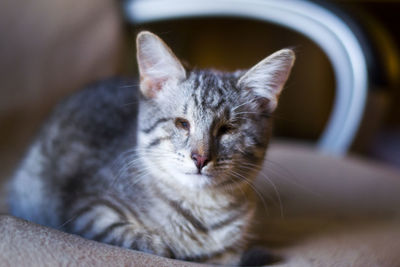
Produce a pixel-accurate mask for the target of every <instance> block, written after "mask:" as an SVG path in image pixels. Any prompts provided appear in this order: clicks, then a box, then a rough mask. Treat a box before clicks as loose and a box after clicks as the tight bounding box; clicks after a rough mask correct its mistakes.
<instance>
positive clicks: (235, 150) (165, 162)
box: [137, 32, 295, 189]
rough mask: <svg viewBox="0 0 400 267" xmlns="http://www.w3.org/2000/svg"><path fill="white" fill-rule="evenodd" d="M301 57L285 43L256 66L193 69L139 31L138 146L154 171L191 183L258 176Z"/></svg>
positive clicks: (242, 180)
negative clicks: (279, 106)
mask: <svg viewBox="0 0 400 267" xmlns="http://www.w3.org/2000/svg"><path fill="white" fill-rule="evenodd" d="M294 59H295V56H294V53H293V51H292V50H289V49H283V50H280V51H278V52H276V53H274V54H272V55H271V56H269V57H267V58H265V59H264V60H262V61H261V62H259V63H258V64H257V65H255V66H254V67H252V68H251V69H250V70H248V71H236V72H233V73H226V72H219V71H215V70H186V69H185V68H184V67H183V66H182V64H181V63H180V61H179V60H178V58H177V57H176V56H175V55H174V54H173V52H172V51H171V50H170V49H169V47H168V46H167V45H166V44H165V43H164V42H163V41H162V40H161V39H160V38H159V37H157V36H156V35H154V34H152V33H150V32H141V33H139V35H138V37H137V60H138V65H139V72H140V90H141V93H142V99H141V101H140V109H139V130H138V151H139V155H140V156H141V158H142V159H143V161H144V163H145V165H146V166H145V168H146V170H147V171H149V172H151V173H152V174H153V176H154V177H157V179H163V180H164V181H165V182H169V183H174V184H180V185H182V186H183V187H187V188H191V189H196V188H198V189H200V188H204V187H210V186H211V187H224V186H230V187H232V186H235V185H239V184H241V183H247V182H249V179H250V180H252V179H254V176H255V174H256V173H257V171H258V169H259V167H260V166H261V164H262V162H263V159H264V155H265V150H266V148H267V145H268V141H269V136H270V130H271V119H270V116H271V114H272V112H273V111H274V110H275V108H276V106H277V102H278V98H279V95H280V93H281V90H282V88H283V85H284V83H285V82H286V80H287V78H288V76H289V73H290V70H291V68H292V66H293V62H294ZM246 180H247V181H246Z"/></svg>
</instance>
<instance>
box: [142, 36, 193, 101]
mask: <svg viewBox="0 0 400 267" xmlns="http://www.w3.org/2000/svg"><path fill="white" fill-rule="evenodd" d="M136 46H137V62H138V66H139V73H140V89H141V91H142V93H143V95H144V96H146V97H149V98H151V97H154V96H156V94H157V93H158V92H159V91H160V90H162V88H163V86H164V85H165V84H167V83H178V82H179V81H181V80H183V79H185V77H186V72H185V69H184V68H183V66H182V64H181V63H180V62H179V60H178V58H177V57H176V56H175V55H174V53H173V52H172V51H171V49H170V48H169V47H168V46H167V45H166V44H165V43H164V42H163V41H162V40H161V39H160V38H159V37H158V36H157V35H155V34H153V33H151V32H148V31H142V32H140V33H139V34H138V36H137V38H136Z"/></svg>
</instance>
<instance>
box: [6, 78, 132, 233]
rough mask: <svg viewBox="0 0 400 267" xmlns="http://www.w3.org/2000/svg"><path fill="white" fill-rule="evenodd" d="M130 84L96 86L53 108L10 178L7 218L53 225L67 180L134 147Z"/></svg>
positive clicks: (119, 81)
mask: <svg viewBox="0 0 400 267" xmlns="http://www.w3.org/2000/svg"><path fill="white" fill-rule="evenodd" d="M135 84H136V83H135V81H133V80H127V79H110V80H106V81H102V82H98V83H96V84H93V85H91V86H89V87H88V88H86V89H84V90H82V91H80V92H78V93H76V94H74V95H72V96H70V97H68V98H67V99H65V100H64V101H63V102H62V103H60V104H59V105H58V106H57V107H56V108H55V110H54V112H53V113H52V115H50V117H49V119H48V120H47V121H46V122H45V124H44V125H43V127H42V129H41V130H40V131H39V134H38V135H37V137H36V139H35V141H34V142H33V144H32V145H31V146H30V148H29V150H28V153H27V154H26V156H25V158H24V159H23V161H22V162H21V164H20V165H19V167H18V168H17V170H16V171H15V174H14V177H12V180H11V183H10V194H9V204H10V205H9V206H10V213H11V214H13V215H15V216H18V217H22V218H25V219H28V220H31V221H34V222H37V223H40V224H44V225H49V226H57V224H59V222H58V218H59V216H54V215H55V214H54V213H57V212H59V207H60V202H61V199H62V197H63V195H62V191H63V188H62V187H63V186H65V185H66V184H68V180H70V179H75V180H76V179H77V177H82V178H84V177H88V176H90V175H93V173H94V172H96V171H97V170H98V169H99V168H101V166H104V165H106V164H107V163H108V162H109V161H110V160H112V159H113V158H114V156H115V155H116V154H118V153H120V151H121V150H123V149H124V148H126V146H128V145H129V146H134V145H135V144H134V142H135V140H136V138H135V135H136V130H135V127H136V110H137V99H136V85H135ZM88 159H89V160H88ZM78 180H79V179H78Z"/></svg>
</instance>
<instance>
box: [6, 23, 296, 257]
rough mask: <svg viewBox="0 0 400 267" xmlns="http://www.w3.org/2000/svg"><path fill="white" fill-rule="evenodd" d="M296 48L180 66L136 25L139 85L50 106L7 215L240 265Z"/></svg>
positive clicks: (105, 86)
mask: <svg viewBox="0 0 400 267" xmlns="http://www.w3.org/2000/svg"><path fill="white" fill-rule="evenodd" d="M294 58H295V56H294V53H293V51H291V50H289V49H283V50H280V51H278V52H276V53H274V54H272V55H271V56H269V57H267V58H265V59H264V60H262V61H261V62H259V63H258V64H257V65H255V66H254V67H253V68H251V69H250V70H249V71H236V72H233V73H226V72H220V71H215V70H197V69H193V70H188V69H185V68H184V67H183V66H182V64H181V63H180V61H179V60H178V59H177V58H176V56H175V55H174V54H173V53H172V51H171V50H170V49H169V48H168V46H167V45H166V44H165V43H164V42H163V41H162V40H161V39H160V38H159V37H157V36H156V35H154V34H152V33H150V32H146V31H144V32H141V33H140V34H139V35H138V36H137V60H138V66H139V72H140V84H139V85H136V84H135V82H134V81H133V80H129V79H126V80H124V79H112V80H107V81H103V82H100V83H98V84H95V85H93V86H91V87H89V88H87V89H86V90H83V91H81V92H80V93H78V94H75V95H73V96H71V97H69V98H68V99H67V100H66V101H64V102H63V103H61V104H60V105H59V106H58V107H57V108H56V110H55V112H54V113H53V114H52V116H51V117H50V118H49V120H48V121H47V123H46V124H45V125H44V127H43V128H42V130H41V131H40V133H39V135H38V137H37V138H36V141H35V142H34V143H33V144H32V146H31V147H30V149H29V151H28V154H27V155H26V157H25V158H24V160H23V161H22V162H21V164H20V166H19V168H18V169H17V170H16V172H15V175H14V177H13V179H12V182H11V187H10V189H11V190H10V197H9V201H10V212H11V214H13V215H15V216H19V217H22V218H25V219H27V220H30V221H33V222H36V223H40V224H43V225H47V226H51V227H55V228H58V229H61V230H64V231H67V232H70V233H74V234H78V235H81V236H83V237H85V238H88V239H93V240H97V241H100V242H105V243H108V244H113V245H117V246H121V247H125V248H131V249H135V250H140V251H144V252H148V253H153V254H157V255H161V256H165V257H170V258H175V259H180V260H188V261H199V262H209V263H222V264H238V263H239V262H240V257H241V254H242V252H243V251H244V250H245V249H246V244H247V240H248V237H249V233H248V230H249V226H250V224H251V220H252V215H253V212H254V206H255V201H254V198H253V190H252V182H253V181H254V179H255V177H256V175H257V173H258V171H259V170H260V168H261V165H262V163H263V159H264V155H265V152H266V148H267V145H268V141H269V138H270V130H271V114H272V112H273V111H274V110H275V108H276V106H277V101H278V97H279V94H280V93H281V90H282V87H283V85H284V83H285V81H286V79H287V78H288V75H289V73H290V70H291V68H292V65H293V62H294ZM136 87H139V88H140V90H136ZM139 91H140V92H139ZM136 92H138V93H136Z"/></svg>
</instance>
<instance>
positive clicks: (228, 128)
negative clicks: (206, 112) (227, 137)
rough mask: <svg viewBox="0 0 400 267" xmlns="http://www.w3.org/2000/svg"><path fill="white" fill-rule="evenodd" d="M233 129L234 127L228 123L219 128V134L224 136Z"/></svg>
mask: <svg viewBox="0 0 400 267" xmlns="http://www.w3.org/2000/svg"><path fill="white" fill-rule="evenodd" d="M232 131H233V127H232V126H230V125H227V124H224V125H222V126H221V127H219V129H218V136H222V135H224V134H228V133H230V132H232Z"/></svg>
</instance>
